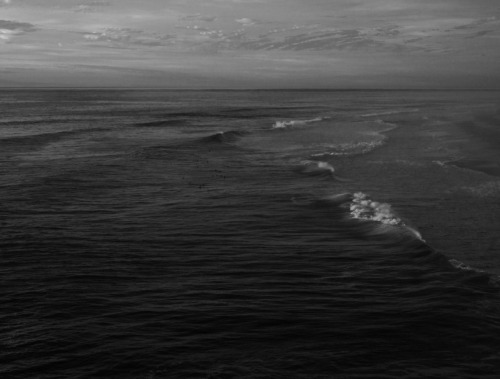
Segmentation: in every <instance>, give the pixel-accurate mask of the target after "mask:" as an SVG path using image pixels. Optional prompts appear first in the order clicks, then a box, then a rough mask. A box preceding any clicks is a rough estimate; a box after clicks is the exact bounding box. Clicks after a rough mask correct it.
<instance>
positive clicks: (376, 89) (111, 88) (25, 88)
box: [3, 86, 500, 92]
mask: <svg viewBox="0 0 500 379" xmlns="http://www.w3.org/2000/svg"><path fill="white" fill-rule="evenodd" d="M3 90H104V91H105V90H123V91H125V90H126V91H145V90H147V91H200V92H201V91H207V92H208V91H325V92H326V91H339V92H341V91H500V88H383V87H381V88H322V87H320V88H279V87H277V88H217V87H214V88H176V87H111V86H110V87H107V86H105V87H72V86H71V87H70V86H68V87H59V86H45V87H30V86H18V87H4V88H3Z"/></svg>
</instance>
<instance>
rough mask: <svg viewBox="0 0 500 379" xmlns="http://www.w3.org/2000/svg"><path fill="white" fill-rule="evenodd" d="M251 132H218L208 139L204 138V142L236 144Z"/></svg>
mask: <svg viewBox="0 0 500 379" xmlns="http://www.w3.org/2000/svg"><path fill="white" fill-rule="evenodd" d="M248 134H249V132H247V131H243V130H229V131H227V132H218V133H215V134H212V135H210V136H208V137H204V138H202V141H203V142H216V143H231V142H236V141H238V140H239V139H240V138H242V137H244V136H246V135H248Z"/></svg>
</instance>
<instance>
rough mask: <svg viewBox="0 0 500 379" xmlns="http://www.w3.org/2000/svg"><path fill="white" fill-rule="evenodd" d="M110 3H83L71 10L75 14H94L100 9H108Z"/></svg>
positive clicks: (96, 1)
mask: <svg viewBox="0 0 500 379" xmlns="http://www.w3.org/2000/svg"><path fill="white" fill-rule="evenodd" d="M109 6H111V3H110V2H109V1H98V0H94V1H83V2H81V3H80V4H78V5H77V6H76V7H75V8H73V11H74V12H77V13H94V12H97V11H98V8H100V7H109Z"/></svg>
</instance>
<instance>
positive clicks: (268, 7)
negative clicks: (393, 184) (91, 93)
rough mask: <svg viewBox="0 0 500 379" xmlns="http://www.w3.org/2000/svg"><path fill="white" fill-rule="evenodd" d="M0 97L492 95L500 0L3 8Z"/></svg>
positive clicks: (275, 0)
mask: <svg viewBox="0 0 500 379" xmlns="http://www.w3.org/2000/svg"><path fill="white" fill-rule="evenodd" d="M0 86H1V87H6V86H77V87H78V86H99V87H100V86H124V87H171V88H172V87H173V88H270V87H274V88H297V87H300V88H458V87H460V88H500V1H499V0H0Z"/></svg>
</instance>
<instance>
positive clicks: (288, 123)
mask: <svg viewBox="0 0 500 379" xmlns="http://www.w3.org/2000/svg"><path fill="white" fill-rule="evenodd" d="M329 118H330V117H316V118H313V119H310V120H290V121H276V122H275V123H274V124H273V126H272V129H287V128H289V127H293V126H304V125H307V124H311V123H313V122H320V121H323V120H328V119H329Z"/></svg>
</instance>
